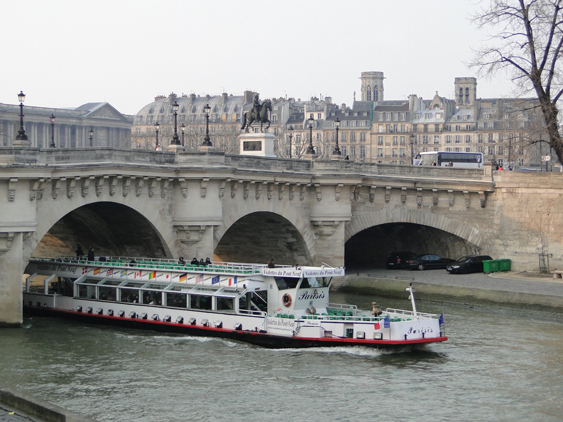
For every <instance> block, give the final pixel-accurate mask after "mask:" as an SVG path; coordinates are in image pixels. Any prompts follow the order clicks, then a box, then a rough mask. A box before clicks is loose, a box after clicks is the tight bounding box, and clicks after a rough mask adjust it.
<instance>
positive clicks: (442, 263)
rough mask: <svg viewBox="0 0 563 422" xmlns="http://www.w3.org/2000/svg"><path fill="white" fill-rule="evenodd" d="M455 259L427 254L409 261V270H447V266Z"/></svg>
mask: <svg viewBox="0 0 563 422" xmlns="http://www.w3.org/2000/svg"><path fill="white" fill-rule="evenodd" d="M454 261H455V260H454V259H450V258H442V257H441V256H438V255H432V254H425V255H418V256H415V257H414V258H412V259H409V260H408V261H407V265H408V268H410V269H411V270H417V269H418V270H421V271H422V270H429V269H431V268H446V266H447V265H448V264H450V263H452V262H454Z"/></svg>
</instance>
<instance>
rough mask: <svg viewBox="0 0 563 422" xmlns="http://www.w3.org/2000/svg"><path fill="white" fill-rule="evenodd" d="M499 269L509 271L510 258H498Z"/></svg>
mask: <svg viewBox="0 0 563 422" xmlns="http://www.w3.org/2000/svg"><path fill="white" fill-rule="evenodd" d="M497 261H498V270H499V271H510V259H498V260H497Z"/></svg>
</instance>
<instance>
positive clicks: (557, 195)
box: [0, 148, 563, 325]
mask: <svg viewBox="0 0 563 422" xmlns="http://www.w3.org/2000/svg"><path fill="white" fill-rule="evenodd" d="M562 178H563V175H560V174H555V173H550V174H545V173H544V174H539V173H538V174H530V173H527V174H524V173H516V172H491V171H490V168H486V169H485V170H478V169H459V168H441V167H422V166H408V165H385V164H373V163H359V162H351V161H342V160H339V161H336V160H335V161H307V160H290V159H276V158H267V157H250V156H238V155H236V156H231V155H225V154H223V153H219V152H206V153H177V154H174V153H169V152H154V151H139V150H117V149H111V148H94V149H76V148H67V149H64V148H63V149H33V148H28V149H17V148H0V209H1V210H2V212H1V214H0V325H18V324H20V323H21V309H22V303H21V287H22V286H21V275H22V273H23V271H24V268H25V265H26V264H27V262H28V260H29V258H30V257H31V256H32V254H34V255H42V254H43V252H45V251H50V253H53V254H55V252H59V253H67V254H72V251H73V248H74V247H75V246H76V245H75V244H76V243H77V242H80V243H83V242H84V243H85V242H86V241H83V240H81V239H83V238H86V239H87V241H88V242H89V244H83V246H84V250H85V252H86V249H87V247H88V246H89V245H91V244H95V245H97V249H96V255H106V254H107V255H122V256H138V255H143V254H144V255H145V256H148V255H150V256H156V257H159V256H160V257H168V258H177V257H178V256H180V255H182V256H184V257H186V258H187V260H190V259H191V258H192V257H193V256H196V257H200V258H201V257H203V258H205V257H208V256H209V257H211V256H215V258H217V259H222V260H225V261H236V260H244V261H251V262H252V261H254V262H264V263H265V262H266V261H267V259H268V258H269V257H270V256H274V257H275V259H276V262H277V263H283V264H293V263H299V264H316V265H320V264H323V263H325V264H327V265H334V266H337V265H343V264H344V262H345V251H346V249H345V244H346V242H348V241H349V240H350V239H352V238H353V237H354V236H355V235H357V234H359V233H362V232H364V231H365V230H368V229H370V228H372V227H377V226H382V225H388V224H399V223H400V224H405V223H408V224H414V225H420V226H425V227H431V228H434V229H437V230H439V231H440V232H439V233H442V232H445V233H449V234H450V235H452V236H455V238H456V239H460V241H462V242H464V243H465V244H467V245H470V249H473V250H475V251H481V252H483V253H487V254H490V255H492V256H494V257H499V258H500V257H503V258H510V259H512V260H513V267H514V268H515V269H534V268H536V269H537V267H538V253H549V254H550V259H551V265H552V266H561V262H562V260H561V259H562V255H563V241H562V238H561V235H560V234H559V231H558V230H557V228H558V227H561V224H560V223H562V222H563V221H561V219H562V218H561V212H560V211H559V208H560V207H559V204H560V203H561V195H562V194H563V190H562V189H563V188H562V187H561V186H563V184H561V180H562ZM373 241H374V242H377V239H374V240H373ZM538 251H539V252H538Z"/></svg>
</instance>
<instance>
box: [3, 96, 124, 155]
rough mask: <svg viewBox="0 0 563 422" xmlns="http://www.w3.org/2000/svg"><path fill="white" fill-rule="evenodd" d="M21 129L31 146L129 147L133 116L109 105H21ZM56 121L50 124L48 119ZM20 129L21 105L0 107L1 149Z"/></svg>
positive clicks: (11, 141)
mask: <svg viewBox="0 0 563 422" xmlns="http://www.w3.org/2000/svg"><path fill="white" fill-rule="evenodd" d="M23 113H24V129H25V132H26V134H27V137H28V140H29V141H30V143H31V145H30V146H31V147H35V148H48V147H49V146H50V145H51V141H53V142H54V144H55V147H57V148H85V147H89V146H90V130H92V142H91V143H92V146H103V147H114V148H128V147H129V140H130V138H131V125H132V122H133V118H132V116H126V115H123V114H121V113H120V112H119V111H117V110H116V109H115V108H114V107H112V106H111V105H110V104H109V103H88V104H84V105H82V106H80V107H78V108H75V109H63V108H47V107H32V106H24V108H23ZM52 116H54V117H55V119H54V121H53V122H52V121H51V117H52ZM19 129H20V106H18V105H11V104H0V146H4V147H8V146H12V145H13V142H14V141H15V139H16V136H17V134H18V131H19Z"/></svg>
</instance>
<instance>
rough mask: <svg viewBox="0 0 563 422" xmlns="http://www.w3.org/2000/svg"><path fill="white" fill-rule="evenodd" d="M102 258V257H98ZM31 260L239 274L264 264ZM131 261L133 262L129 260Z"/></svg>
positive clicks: (256, 270)
mask: <svg viewBox="0 0 563 422" xmlns="http://www.w3.org/2000/svg"><path fill="white" fill-rule="evenodd" d="M100 258H102V259H100ZM32 260H33V261H39V262H50V263H67V264H74V265H88V266H100V267H101V266H117V267H128V268H138V269H141V270H142V269H154V270H164V271H166V270H176V271H182V270H187V271H193V272H211V273H234V274H240V275H249V274H260V272H261V268H263V267H265V266H266V265H265V264H264V265H261V264H241V263H232V262H221V263H211V264H207V265H203V266H202V265H199V264H198V265H195V264H194V265H191V264H185V265H183V264H178V262H177V261H176V260H172V259H165V258H138V257H135V258H131V257H121V256H104V257H95V258H94V261H88V260H87V259H82V257H80V258H77V257H75V256H63V257H57V258H45V257H33V258H32ZM131 261H133V262H131Z"/></svg>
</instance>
